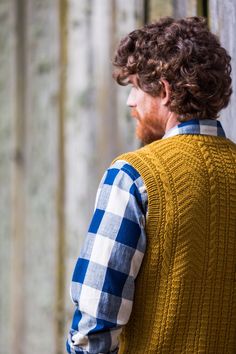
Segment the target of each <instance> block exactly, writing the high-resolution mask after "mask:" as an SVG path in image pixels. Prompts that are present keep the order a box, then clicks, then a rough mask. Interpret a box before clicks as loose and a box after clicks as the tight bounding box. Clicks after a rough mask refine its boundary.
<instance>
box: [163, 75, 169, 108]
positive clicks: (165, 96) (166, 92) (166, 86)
mask: <svg viewBox="0 0 236 354" xmlns="http://www.w3.org/2000/svg"><path fill="white" fill-rule="evenodd" d="M161 83H162V91H161V99H162V103H163V105H165V106H166V105H167V104H168V102H169V100H170V94H171V89H170V84H169V82H168V81H167V80H165V79H162V80H161Z"/></svg>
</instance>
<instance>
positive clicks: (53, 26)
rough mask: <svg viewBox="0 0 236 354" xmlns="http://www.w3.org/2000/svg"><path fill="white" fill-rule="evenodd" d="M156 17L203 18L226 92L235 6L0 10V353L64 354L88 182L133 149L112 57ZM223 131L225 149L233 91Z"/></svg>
mask: <svg viewBox="0 0 236 354" xmlns="http://www.w3.org/2000/svg"><path fill="white" fill-rule="evenodd" d="M167 15H170V16H174V17H181V16H193V15H203V16H205V17H207V18H208V21H209V25H210V28H211V29H212V31H213V32H215V33H216V34H217V35H219V37H220V39H221V41H222V44H223V45H224V46H225V47H226V48H227V49H228V51H229V53H230V54H231V56H232V58H233V60H232V67H233V86H234V88H235V87H236V85H235V77H236V76H235V72H236V42H235V24H236V2H235V1H234V0H225V1H221V0H209V1H202V0H201V1H198V0H189V1H188V0H164V1H163V0H0V218H1V219H0V354H13V353H16V354H29V353H34V354H42V353H50V354H62V353H65V349H64V348H65V340H66V336H67V332H68V330H69V326H70V322H71V318H72V313H73V311H74V308H73V305H72V303H71V300H70V295H69V285H70V280H71V276H72V271H73V268H74V265H75V262H76V259H77V257H78V253H79V250H80V247H81V243H82V241H83V238H84V236H85V234H86V230H87V227H88V223H89V219H90V217H91V214H92V211H93V205H94V200H95V193H96V189H97V187H98V183H99V180H100V179H101V177H102V174H103V172H104V170H105V169H106V168H107V167H108V166H109V164H110V163H111V161H112V160H113V158H114V157H115V156H117V155H118V154H120V153H122V152H124V151H128V150H133V149H135V148H136V147H138V142H137V141H136V140H135V137H134V126H133V122H132V120H131V118H130V117H129V112H128V109H127V108H126V98H127V95H128V90H129V88H127V87H125V88H124V87H118V86H117V85H116V84H115V83H114V82H113V81H112V77H111V75H112V65H111V61H112V57H113V53H114V49H115V47H116V45H117V44H118V42H119V39H120V38H121V37H122V36H124V35H125V34H126V33H127V32H129V31H131V30H133V29H134V28H136V27H139V26H142V25H143V24H144V23H147V22H151V21H154V20H157V19H159V18H160V17H162V16H167ZM222 122H223V125H224V127H225V129H226V132H227V134H228V136H229V137H230V138H231V139H232V140H234V141H236V103H235V93H234V94H233V96H232V99H231V105H230V106H229V107H228V108H227V109H226V110H224V111H223V112H222Z"/></svg>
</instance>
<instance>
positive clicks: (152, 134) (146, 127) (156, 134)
mask: <svg viewBox="0 0 236 354" xmlns="http://www.w3.org/2000/svg"><path fill="white" fill-rule="evenodd" d="M131 116H132V117H133V118H135V119H136V120H137V126H136V136H137V138H138V139H140V140H141V141H142V143H143V144H144V145H146V144H150V143H152V142H154V141H156V140H159V139H161V138H162V137H163V135H164V132H163V131H162V129H161V127H160V125H159V122H158V119H157V117H156V116H154V115H149V116H146V117H145V118H141V117H140V115H139V113H138V112H137V110H136V109H135V108H131Z"/></svg>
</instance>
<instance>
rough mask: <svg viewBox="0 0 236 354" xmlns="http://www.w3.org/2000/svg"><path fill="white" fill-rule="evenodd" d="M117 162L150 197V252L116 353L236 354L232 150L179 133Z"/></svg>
mask: <svg viewBox="0 0 236 354" xmlns="http://www.w3.org/2000/svg"><path fill="white" fill-rule="evenodd" d="M119 159H123V160H126V161H127V162H129V163H131V164H132V165H133V166H134V167H135V168H136V169H137V171H138V172H139V173H140V174H141V176H142V178H143V180H144V183H145V185H146V187H147V191H148V219H147V225H146V233H147V250H146V253H145V257H144V261H143V263H142V267H141V270H140V273H139V275H138V278H137V280H136V290H135V301H134V307H133V311H132V314H131V318H130V320H129V323H128V324H127V326H126V327H125V329H124V331H123V334H122V336H121V341H120V350H119V354H123V353H124V354H129V353H131V354H139V353H140V354H144V353H150V354H151V353H161V354H162V353H163V354H164V353H166V354H167V353H168V354H172V353H207V354H209V353H212V354H217V353H218V354H223V353H227V354H229V353H236V273H235V271H236V145H235V144H233V143H232V142H230V141H229V140H228V139H225V138H222V137H213V136H203V135H180V136H174V137H172V138H168V139H164V140H160V141H157V142H154V143H152V144H150V145H147V146H146V147H144V148H142V149H140V150H137V151H135V152H132V153H128V154H124V155H122V156H119ZM131 236H132V235H131Z"/></svg>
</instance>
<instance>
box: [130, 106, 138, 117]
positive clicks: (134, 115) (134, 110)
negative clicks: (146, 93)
mask: <svg viewBox="0 0 236 354" xmlns="http://www.w3.org/2000/svg"><path fill="white" fill-rule="evenodd" d="M130 114H131V117H133V118H137V119H140V117H139V114H138V112H137V111H136V109H134V108H131V111H130Z"/></svg>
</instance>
